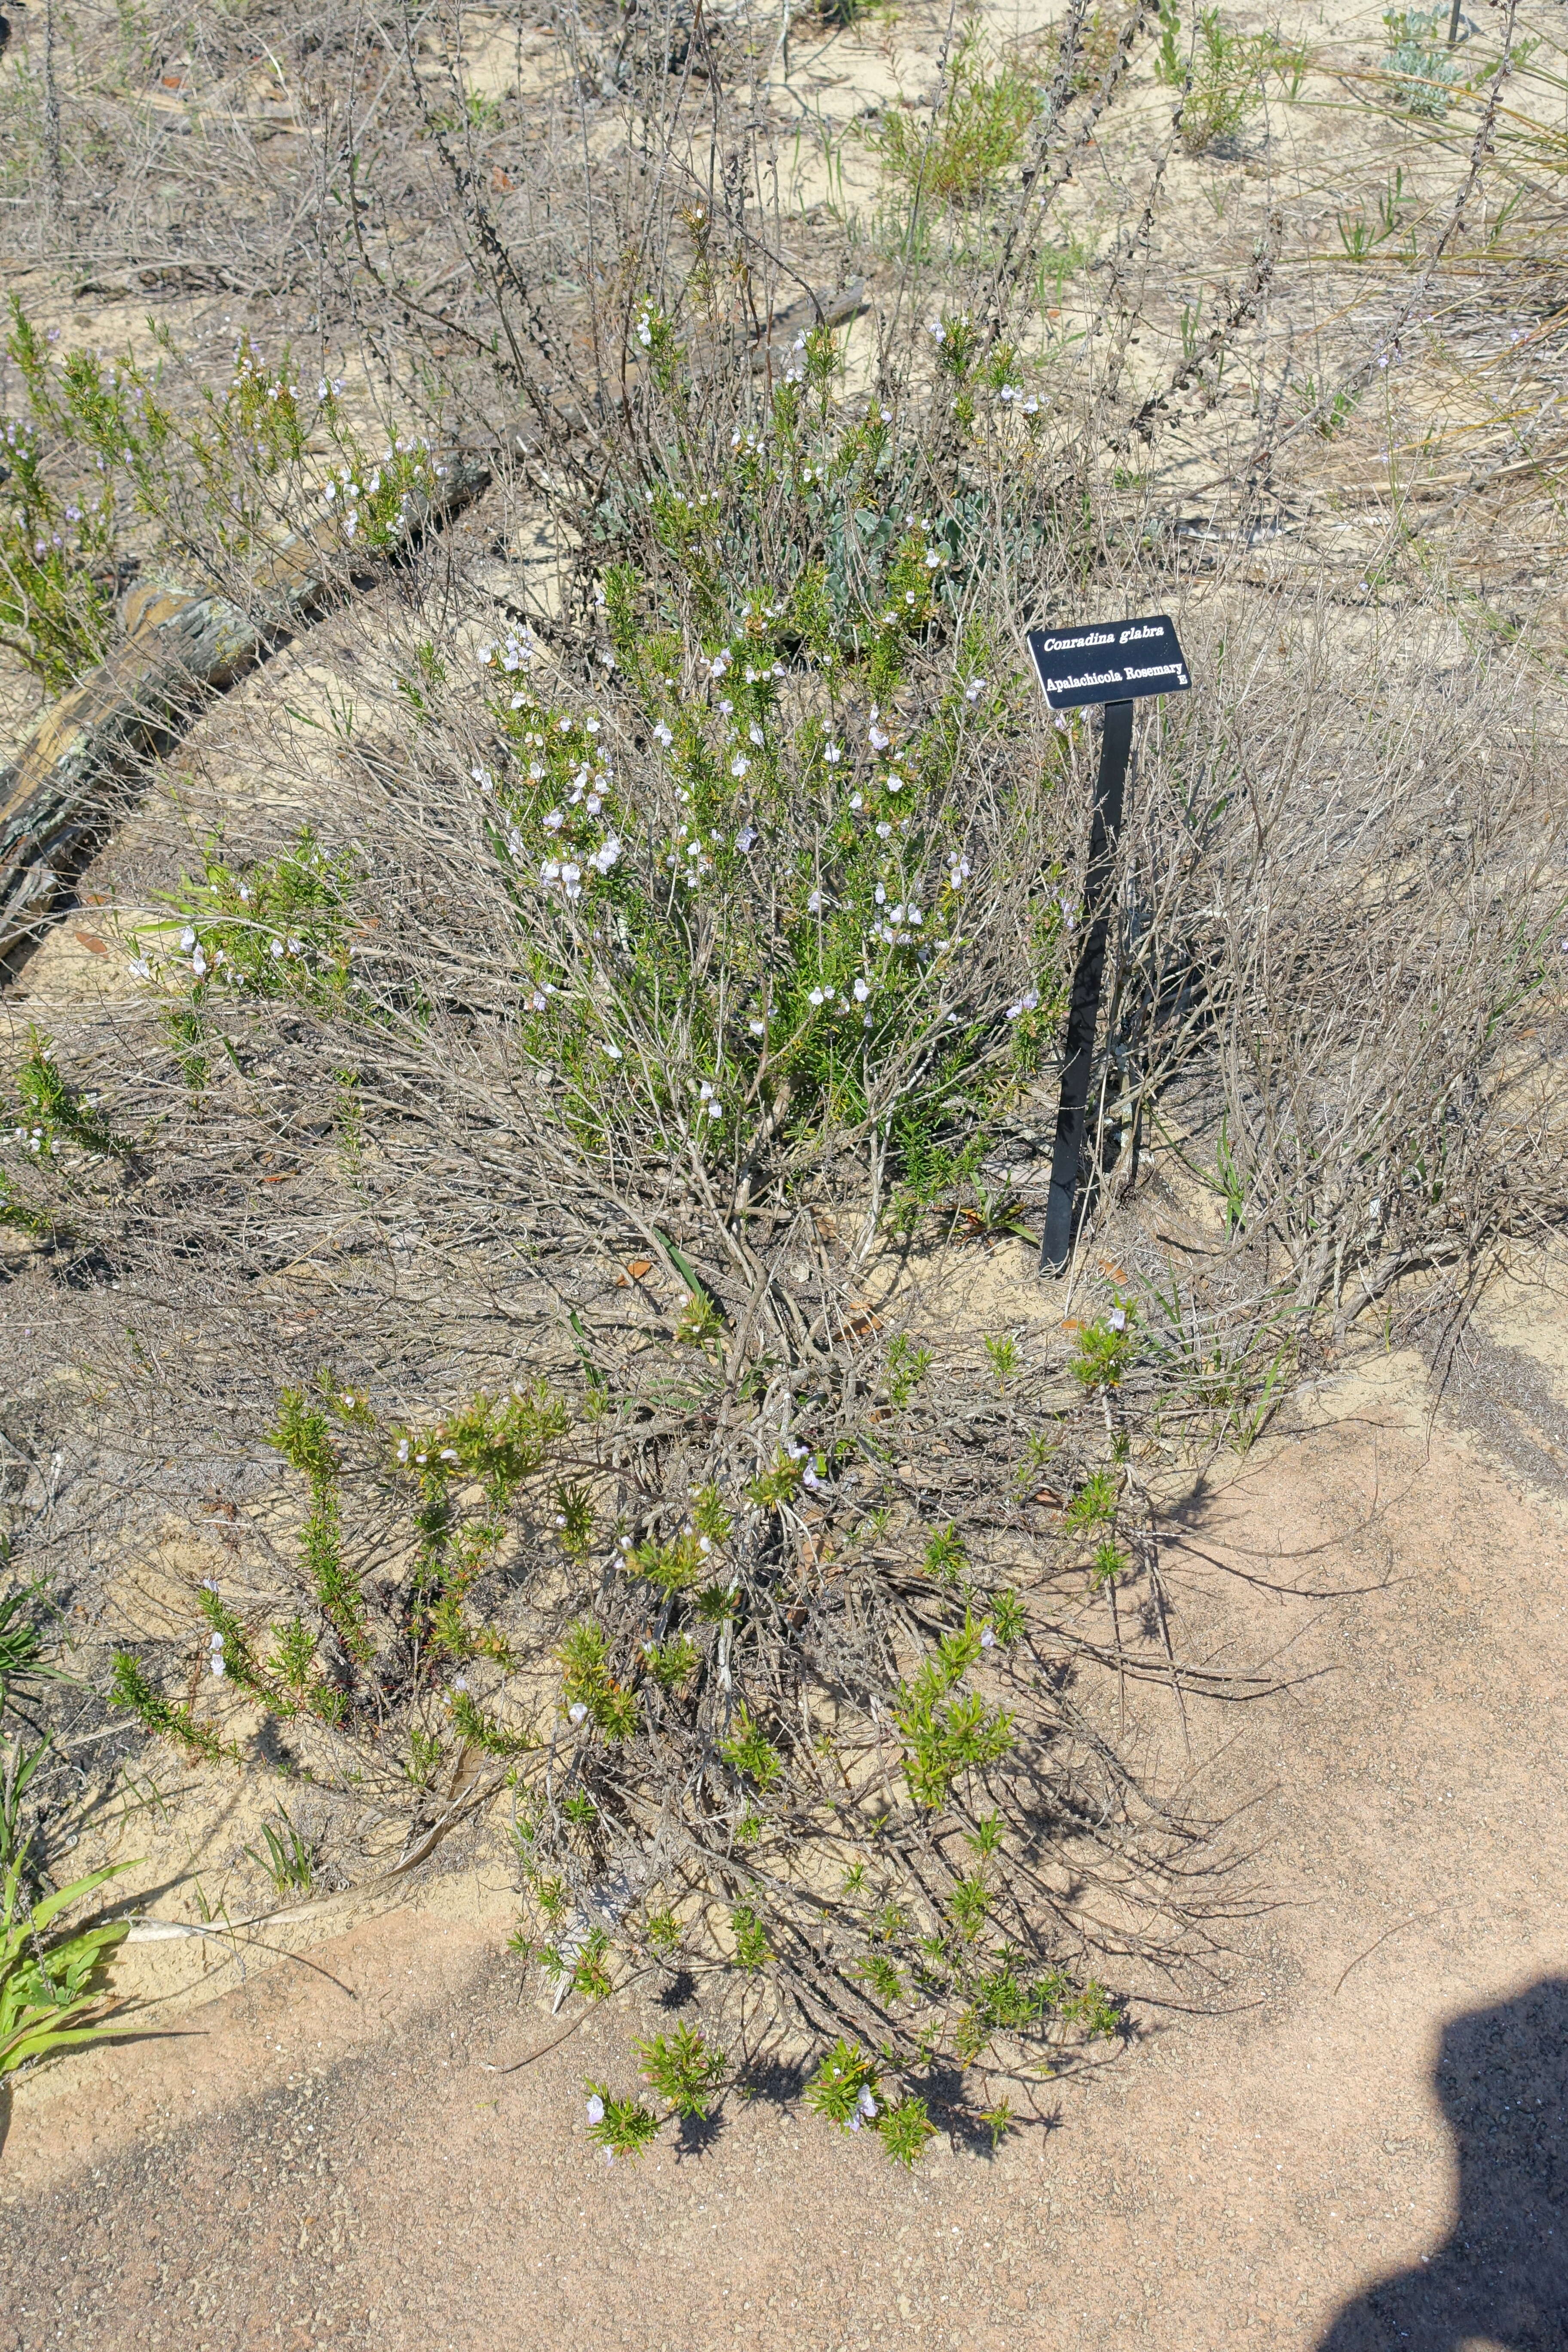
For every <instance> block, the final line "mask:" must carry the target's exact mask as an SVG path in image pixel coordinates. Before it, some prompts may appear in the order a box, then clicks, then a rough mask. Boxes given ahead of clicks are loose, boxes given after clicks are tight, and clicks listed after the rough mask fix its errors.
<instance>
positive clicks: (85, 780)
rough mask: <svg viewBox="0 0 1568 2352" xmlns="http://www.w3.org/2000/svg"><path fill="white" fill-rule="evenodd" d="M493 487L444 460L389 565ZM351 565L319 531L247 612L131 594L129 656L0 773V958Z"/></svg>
mask: <svg viewBox="0 0 1568 2352" xmlns="http://www.w3.org/2000/svg"><path fill="white" fill-rule="evenodd" d="M489 478H490V477H489V467H488V466H487V465H486V464H485V462H484V461H483V459H482V458H479V457H469V456H463V457H454V458H452V459H451V460H449V461H448V463H447V467H446V469H445V472H444V473H443V474H442V475H441V476H440V477H439V478H438V479H437V484H436V488H435V489H434V491H433V492H432V493H431V495H430V496H429V497H428V498H425V499H410V501H409V507H408V513H407V517H406V520H405V522H404V524H403V527H402V529H401V530H400V532H399V535H398V538H397V540H396V541H395V544H394V546H393V547H392V548H391V549H389V550H388V551H387V552H388V554H389V555H391V556H395V555H396V554H397V553H398V552H399V551H401V550H405V549H406V548H407V547H408V546H410V545H411V544H412V543H413V542H414V541H416V539H417V538H418V537H419V536H420V535H421V534H422V533H423V532H424V531H426V530H428V529H430V528H431V526H432V525H433V524H436V523H438V522H442V521H445V520H448V519H449V518H450V517H451V516H453V515H455V514H458V513H459V512H460V511H461V509H463V508H464V507H466V506H468V505H469V504H470V503H471V501H472V500H473V499H476V498H477V497H478V496H479V492H480V491H481V490H482V489H483V488H484V487H485V485H486V483H487V482H488V481H489ZM343 559H344V551H343V550H342V547H341V545H340V544H339V542H338V541H337V538H336V535H335V533H334V532H332V530H331V523H330V521H323V522H322V523H321V524H320V525H319V526H318V527H317V528H316V529H315V530H309V531H301V532H300V534H299V535H298V536H297V537H295V538H293V539H290V540H288V541H285V542H284V544H283V545H282V546H281V547H280V548H279V549H278V550H277V551H276V552H275V553H274V554H272V555H271V556H270V557H269V558H268V561H267V562H266V563H265V564H264V565H263V566H262V568H261V570H260V572H258V576H257V578H256V581H255V583H254V584H253V587H252V590H251V593H250V596H249V598H248V600H247V604H246V605H245V606H243V607H242V606H240V605H238V604H232V603H230V602H229V600H228V599H227V598H226V597H223V596H217V595H213V594H210V593H202V592H201V591H200V590H194V589H191V588H182V587H179V586H176V585H174V584H173V583H166V582H165V583H159V582H139V583H137V584H136V585H135V586H134V587H132V589H130V590H129V591H128V593H126V595H125V597H124V598H123V600H122V602H121V621H122V623H123V625H124V629H125V642H124V643H123V645H121V646H118V647H117V648H116V650H115V651H114V653H112V654H111V655H110V657H109V659H108V660H107V661H105V662H102V663H100V666H99V667H98V668H97V669H95V670H93V671H91V672H90V673H89V676H88V677H85V678H84V679H83V680H82V682H81V684H80V685H79V687H76V688H73V689H72V691H71V692H70V693H69V694H67V695H65V696H63V697H62V698H61V699H60V700H59V701H58V703H57V704H56V705H55V706H54V708H53V709H51V710H49V711H48V712H47V713H46V715H45V716H44V718H43V719H40V721H39V723H38V725H37V727H36V728H35V729H34V730H33V733H32V735H31V737H30V738H29V739H28V740H27V742H26V745H25V746H24V747H23V750H22V752H21V754H20V756H19V757H18V758H17V759H16V761H13V762H12V764H11V765H10V766H9V767H7V768H4V769H0V956H5V955H8V954H9V953H10V952H11V950H13V949H14V948H16V947H17V946H19V945H20V944H21V943H22V941H23V940H27V939H33V938H36V937H37V935H38V932H39V930H40V929H41V927H42V925H43V923H44V922H45V921H46V920H47V916H48V911H49V908H50V907H51V905H52V904H53V902H54V900H55V899H56V898H58V895H59V893H60V891H61V889H62V888H64V887H65V886H66V884H67V882H68V879H69V877H70V875H71V873H72V871H73V869H74V868H75V867H76V866H79V864H80V862H81V859H82V857H83V856H84V855H85V853H86V852H87V850H88V849H89V846H90V845H91V843H92V842H93V840H94V839H95V838H96V837H97V836H98V835H100V833H101V831H102V829H103V826H104V824H105V822H106V820H107V819H108V817H109V815H110V811H111V808H112V805H113V803H114V799H115V796H116V793H118V792H120V791H121V790H122V789H123V787H124V785H125V783H126V782H127V781H128V780H129V779H130V778H131V777H132V775H133V774H134V773H135V771H136V769H137V767H138V765H139V764H140V762H142V761H144V760H145V759H146V758H147V756H148V754H149V753H150V752H154V751H163V750H166V749H167V748H168V746H169V744H170V743H171V742H174V741H175V740H178V738H179V737H180V735H181V734H183V733H184V730H185V729H186V728H187V727H188V726H189V725H190V723H191V720H192V719H194V718H195V714H196V712H197V711H198V710H199V709H201V708H202V706H203V704H204V703H205V701H207V700H209V699H210V698H211V697H212V696H213V695H214V694H215V693H221V692H222V691H223V690H224V689H225V688H226V687H228V686H231V685H232V684H233V683H234V681H235V679H236V678H237V677H240V676H242V675H243V673H244V672H245V671H246V670H247V669H250V668H252V667H254V666H255V664H256V663H257V662H258V661H261V660H264V659H265V658H266V656H267V655H268V653H269V652H271V651H272V650H273V648H274V647H275V646H278V645H279V644H280V643H281V642H282V641H283V640H284V639H285V638H287V637H288V636H289V635H290V634H291V633H292V631H293V630H294V629H296V628H298V626H299V625H300V623H301V622H303V621H308V620H310V618H312V617H313V616H314V615H315V614H317V613H319V612H320V611H321V608H322V607H323V605H325V604H327V603H328V602H329V601H330V600H331V597H332V596H333V595H334V593H339V591H340V589H341V586H342V580H343ZM360 562H361V566H362V568H363V559H360Z"/></svg>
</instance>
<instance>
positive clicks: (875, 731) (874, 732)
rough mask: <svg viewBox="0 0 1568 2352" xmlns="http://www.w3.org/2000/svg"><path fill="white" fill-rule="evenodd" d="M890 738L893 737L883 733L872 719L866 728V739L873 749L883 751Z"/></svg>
mask: <svg viewBox="0 0 1568 2352" xmlns="http://www.w3.org/2000/svg"><path fill="white" fill-rule="evenodd" d="M867 740H868V742H869V744H870V746H871V749H872V751H886V750H887V748H888V746H889V743H890V742H891V741H892V740H893V739H892V737H891V736H890V735H886V734H884V733H883V731H882V730H881V729H880V728H879V726H878V725H877V724H876V722H875V720H873V722H872V724H871V725H870V727H869V728H868V730H867Z"/></svg>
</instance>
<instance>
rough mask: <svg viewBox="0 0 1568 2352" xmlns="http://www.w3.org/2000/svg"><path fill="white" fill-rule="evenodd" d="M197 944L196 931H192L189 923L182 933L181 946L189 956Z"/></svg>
mask: <svg viewBox="0 0 1568 2352" xmlns="http://www.w3.org/2000/svg"><path fill="white" fill-rule="evenodd" d="M195 943H196V935H195V931H193V930H192V929H191V927H190V925H189V923H187V924H186V925H185V928H184V930H183V931H182V932H181V933H180V945H181V947H182V948H184V951H185V953H186V954H187V955H189V954H190V951H191V950H192V949H193V948H194V947H195Z"/></svg>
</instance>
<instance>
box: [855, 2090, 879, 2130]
mask: <svg viewBox="0 0 1568 2352" xmlns="http://www.w3.org/2000/svg"><path fill="white" fill-rule="evenodd" d="M859 2108H860V2113H861V2114H862V2115H863V2116H865V2117H866V2119H867V2121H868V2122H869V2121H870V2119H871V2117H872V2116H874V2115H875V2114H876V2112H877V2102H876V2100H875V2099H874V2098H873V2097H872V2095H871V2088H870V2084H867V2083H863V2084H861V2086H860V2098H859Z"/></svg>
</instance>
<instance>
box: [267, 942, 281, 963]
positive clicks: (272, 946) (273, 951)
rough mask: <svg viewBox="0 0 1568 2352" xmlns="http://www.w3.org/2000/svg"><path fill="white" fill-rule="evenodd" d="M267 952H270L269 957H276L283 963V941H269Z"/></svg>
mask: <svg viewBox="0 0 1568 2352" xmlns="http://www.w3.org/2000/svg"><path fill="white" fill-rule="evenodd" d="M267 952H268V955H271V956H276V957H277V958H278V959H279V961H281V960H282V955H283V942H282V940H268V942H267Z"/></svg>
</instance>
